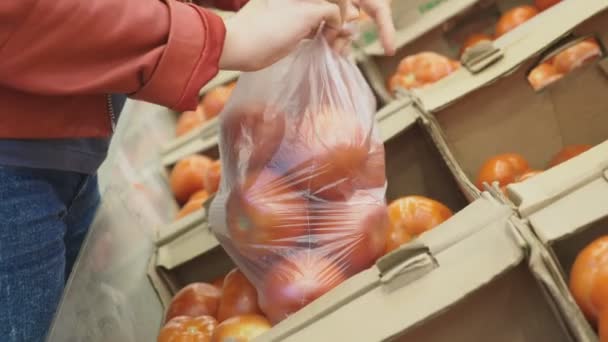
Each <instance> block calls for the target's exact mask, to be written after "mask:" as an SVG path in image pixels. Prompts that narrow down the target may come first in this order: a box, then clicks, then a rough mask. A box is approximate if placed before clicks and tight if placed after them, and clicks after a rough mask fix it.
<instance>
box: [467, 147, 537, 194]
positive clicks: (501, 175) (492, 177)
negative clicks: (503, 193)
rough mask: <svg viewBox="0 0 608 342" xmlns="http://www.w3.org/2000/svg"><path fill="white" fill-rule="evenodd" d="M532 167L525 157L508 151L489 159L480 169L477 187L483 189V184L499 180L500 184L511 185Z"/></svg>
mask: <svg viewBox="0 0 608 342" xmlns="http://www.w3.org/2000/svg"><path fill="white" fill-rule="evenodd" d="M529 169H530V167H529V165H528V162H527V161H526V159H524V157H522V156H521V155H519V154H516V153H506V154H500V155H497V156H494V157H492V158H490V159H488V160H487V161H486V162H485V163H484V164H483V165H482V166H481V169H480V170H479V173H478V176H477V183H476V185H477V188H478V189H479V190H483V189H484V188H483V184H484V183H488V184H490V185H491V184H492V183H493V182H495V181H496V182H498V183H499V185H500V186H506V185H509V184H511V183H513V182H515V180H516V179H517V177H520V176H521V175H523V174H524V173H525V172H526V171H528V170H529Z"/></svg>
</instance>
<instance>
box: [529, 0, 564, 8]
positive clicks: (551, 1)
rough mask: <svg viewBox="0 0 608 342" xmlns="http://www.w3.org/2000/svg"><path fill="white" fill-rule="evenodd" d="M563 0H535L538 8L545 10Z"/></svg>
mask: <svg viewBox="0 0 608 342" xmlns="http://www.w3.org/2000/svg"><path fill="white" fill-rule="evenodd" d="M561 1H562V0H534V5H536V8H538V9H539V10H541V11H544V10H546V9H547V8H549V7H551V6H553V5H555V4H557V3H558V2H561Z"/></svg>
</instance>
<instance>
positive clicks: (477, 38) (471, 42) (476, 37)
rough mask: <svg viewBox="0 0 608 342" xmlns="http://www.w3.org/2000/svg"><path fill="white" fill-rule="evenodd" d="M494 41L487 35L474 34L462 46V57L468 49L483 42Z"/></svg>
mask: <svg viewBox="0 0 608 342" xmlns="http://www.w3.org/2000/svg"><path fill="white" fill-rule="evenodd" d="M492 40H493V39H492V37H490V36H489V35H487V34H485V33H473V34H472V35H470V36H469V37H467V39H466V40H465V41H464V43H463V44H462V47H461V48H460V56H462V55H463V54H464V52H465V51H467V49H468V48H470V47H473V46H475V45H477V44H479V43H481V42H491V41H492Z"/></svg>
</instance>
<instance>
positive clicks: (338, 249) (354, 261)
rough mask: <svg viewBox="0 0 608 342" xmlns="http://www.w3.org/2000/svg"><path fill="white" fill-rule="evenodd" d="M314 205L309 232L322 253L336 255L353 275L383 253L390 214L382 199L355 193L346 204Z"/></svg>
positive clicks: (317, 249)
mask: <svg viewBox="0 0 608 342" xmlns="http://www.w3.org/2000/svg"><path fill="white" fill-rule="evenodd" d="M316 207H318V208H315V206H313V207H312V208H313V210H312V215H311V219H310V232H311V236H312V237H313V238H314V240H315V242H316V244H317V245H318V247H317V248H316V249H315V251H318V252H319V253H320V254H321V255H328V256H331V257H332V258H334V259H335V260H336V261H337V263H338V264H340V266H341V267H340V268H341V269H342V271H343V272H344V273H345V274H346V275H348V276H351V275H353V274H356V273H359V272H360V271H363V270H365V269H367V268H369V267H371V266H372V265H373V264H374V262H376V260H377V259H378V258H379V257H381V256H382V255H383V254H384V249H385V247H386V236H387V234H388V215H387V211H386V205H385V204H384V203H383V201H376V200H374V199H371V200H367V199H366V198H365V197H364V196H356V197H353V198H351V200H350V201H349V202H346V203H330V204H328V203H319V204H317V205H316Z"/></svg>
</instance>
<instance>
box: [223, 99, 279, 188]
mask: <svg viewBox="0 0 608 342" xmlns="http://www.w3.org/2000/svg"><path fill="white" fill-rule="evenodd" d="M284 136H285V114H284V113H281V112H279V111H277V110H275V109H273V108H272V107H270V106H263V105H251V106H249V107H247V108H236V109H235V110H233V111H230V112H229V113H226V116H225V117H224V121H223V123H222V139H223V140H224V141H225V142H226V144H229V145H230V146H231V147H232V148H231V149H230V150H229V151H222V164H223V166H224V167H225V169H226V170H228V171H230V172H231V173H229V174H228V178H229V179H235V178H236V177H241V176H242V175H243V174H244V173H249V172H257V171H260V170H261V169H263V168H264V167H265V166H266V165H267V164H268V163H269V162H270V161H271V160H272V159H273V157H274V155H275V153H276V151H277V150H278V149H279V146H280V144H281V142H282V141H283V137H284ZM237 170H238V171H239V173H238V174H237V172H236V171H237Z"/></svg>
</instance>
